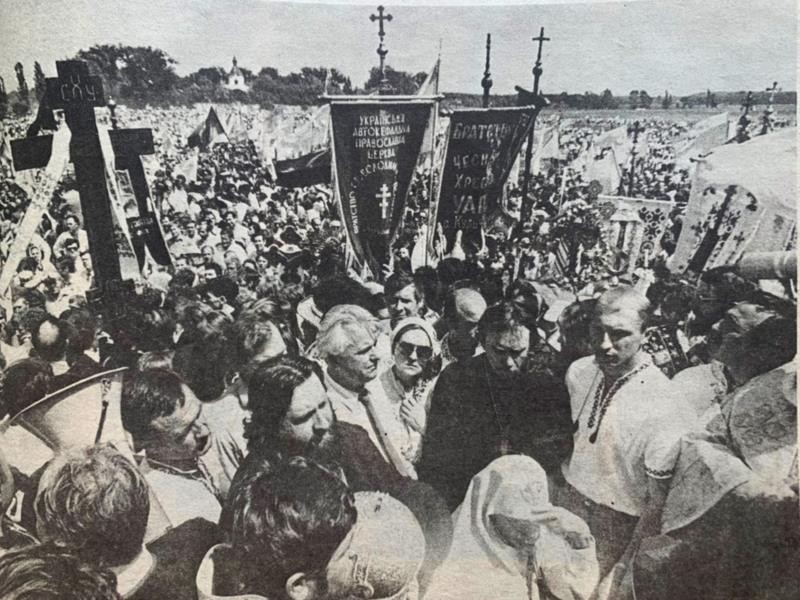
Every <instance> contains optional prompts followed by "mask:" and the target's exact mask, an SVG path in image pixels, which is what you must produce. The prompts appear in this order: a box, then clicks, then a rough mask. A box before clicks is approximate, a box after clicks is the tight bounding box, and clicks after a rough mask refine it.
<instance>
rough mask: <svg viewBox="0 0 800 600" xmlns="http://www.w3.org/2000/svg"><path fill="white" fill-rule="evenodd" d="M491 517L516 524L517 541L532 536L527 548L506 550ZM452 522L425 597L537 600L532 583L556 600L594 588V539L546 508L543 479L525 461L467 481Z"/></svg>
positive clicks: (515, 458)
mask: <svg viewBox="0 0 800 600" xmlns="http://www.w3.org/2000/svg"><path fill="white" fill-rule="evenodd" d="M493 515H502V516H504V517H507V518H508V519H510V520H512V522H514V523H515V524H517V525H519V528H520V532H519V533H520V536H521V537H525V533H524V532H523V531H538V537H537V538H536V539H535V542H534V541H532V542H531V549H530V550H528V551H525V550H519V549H517V548H514V547H512V546H511V545H509V543H508V542H506V541H505V540H504V539H503V538H502V537H501V535H500V533H499V532H498V530H497V528H496V527H495V525H494V524H493V522H492V519H491V517H492V516H493ZM453 524H454V531H453V544H452V546H451V548H450V553H449V554H448V557H447V560H446V561H445V562H444V564H443V565H442V566H441V567H440V568H439V570H437V572H436V574H435V575H434V579H433V583H432V584H431V587H430V589H429V591H428V593H427V594H426V599H429V600H448V599H451V598H452V599H453V600H455V599H456V598H470V600H494V599H496V598H503V599H507V600H523V599H534V600H538V599H539V589H538V585H537V580H539V581H540V582H542V583H543V584H544V585H545V586H546V587H547V589H548V590H549V591H550V593H551V594H553V595H554V596H556V597H557V598H561V599H562V600H573V599H579V598H588V597H589V595H590V594H591V592H592V591H593V589H594V588H595V586H596V585H597V581H598V578H599V574H598V567H597V558H596V555H595V548H594V538H592V537H591V534H590V532H589V528H588V526H587V525H586V524H585V523H584V522H583V521H582V520H581V519H580V518H578V517H576V516H575V515H573V514H572V513H570V512H569V511H567V510H565V509H562V508H558V507H554V506H553V505H552V504H550V501H549V499H548V490H547V476H546V474H545V472H544V469H542V467H541V466H539V464H538V463H537V462H536V461H535V460H533V459H532V458H530V457H527V456H522V455H509V456H503V457H501V458H498V459H497V460H495V461H494V462H492V463H491V464H490V465H489V466H488V467H486V468H485V469H484V470H483V471H481V472H480V473H478V474H477V475H476V476H475V477H473V478H472V482H471V483H470V485H469V488H468V489H467V494H466V496H465V498H464V502H463V503H462V504H461V506H460V507H459V508H458V509H456V512H455V513H453ZM537 525H538V527H537ZM529 575H530V577H529Z"/></svg>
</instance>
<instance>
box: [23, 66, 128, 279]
mask: <svg viewBox="0 0 800 600" xmlns="http://www.w3.org/2000/svg"><path fill="white" fill-rule="evenodd" d="M56 70H57V72H58V77H48V78H47V79H46V84H47V87H46V91H45V94H44V97H43V102H46V104H47V106H48V107H49V109H50V110H55V109H61V110H63V111H64V119H65V121H66V124H67V126H68V127H69V128H70V131H71V132H72V139H71V141H70V147H69V154H70V160H71V161H72V164H73V165H74V167H75V178H76V179H77V183H78V194H79V195H80V199H81V210H82V212H83V220H84V228H85V229H86V234H87V237H88V239H89V251H90V253H91V257H92V266H93V268H94V276H95V284H96V285H97V286H98V287H99V288H101V289H102V288H104V287H105V285H106V284H107V283H108V282H110V281H115V280H119V279H120V276H121V274H120V265H119V257H118V256H117V247H116V242H115V239H114V228H113V220H112V218H111V202H110V198H109V195H108V188H107V186H106V177H105V165H104V162H103V153H102V150H101V147H100V138H99V136H98V133H97V123H96V122H95V116H94V109H95V107H98V106H105V99H104V97H103V86H102V82H101V80H100V78H99V77H95V76H92V75H89V67H88V65H87V64H86V63H85V62H84V61H77V60H67V61H57V62H56ZM52 146H53V137H52V136H50V135H47V136H37V137H30V138H25V139H21V140H14V141H12V142H11V153H12V156H13V159H14V168H15V169H16V170H25V169H34V168H42V167H45V166H47V163H48V161H49V160H50V154H51V152H52Z"/></svg>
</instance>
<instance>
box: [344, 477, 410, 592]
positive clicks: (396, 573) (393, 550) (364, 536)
mask: <svg viewBox="0 0 800 600" xmlns="http://www.w3.org/2000/svg"><path fill="white" fill-rule="evenodd" d="M355 503H356V511H357V512H358V517H357V521H356V526H355V528H354V529H353V534H352V536H351V538H350V541H349V544H348V545H347V548H346V550H345V556H346V560H345V561H344V563H343V564H345V565H351V566H352V568H351V570H350V577H351V578H353V579H354V580H353V581H351V582H350V586H353V587H355V589H359V588H361V589H362V591H363V592H364V597H368V598H394V597H398V598H401V597H405V596H404V595H403V593H404V592H406V591H408V590H409V588H412V587H413V586H414V585H415V582H416V579H417V575H418V573H419V569H420V567H421V566H422V561H423V559H424V557H425V536H424V534H423V532H422V528H421V527H420V525H419V522H418V521H417V519H416V517H414V514H413V513H412V512H411V511H410V510H409V509H408V508H407V507H406V506H405V505H404V504H403V503H402V502H400V501H399V500H395V499H394V498H392V497H391V496H389V495H387V494H384V493H380V492H357V493H356V494H355ZM332 576H334V575H332ZM350 586H348V587H350ZM367 594H369V595H367Z"/></svg>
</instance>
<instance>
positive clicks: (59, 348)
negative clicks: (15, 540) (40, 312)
mask: <svg viewBox="0 0 800 600" xmlns="http://www.w3.org/2000/svg"><path fill="white" fill-rule="evenodd" d="M31 333H32V334H33V335H32V337H31V342H32V343H33V348H34V349H35V350H36V353H37V354H38V355H39V356H40V357H41V358H42V359H44V360H46V361H48V362H56V361H59V360H63V359H64V356H65V354H66V351H67V328H66V325H65V323H64V322H63V321H61V320H59V319H56V318H55V317H52V316H50V315H48V316H46V317H45V318H44V319H42V320H41V321H40V322H39V324H38V325H36V326H35V327H34V328H33V331H32V332H31Z"/></svg>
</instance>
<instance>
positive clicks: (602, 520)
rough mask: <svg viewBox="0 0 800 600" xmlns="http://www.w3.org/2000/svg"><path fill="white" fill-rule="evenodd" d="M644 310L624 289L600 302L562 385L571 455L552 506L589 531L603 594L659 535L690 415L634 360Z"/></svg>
mask: <svg viewBox="0 0 800 600" xmlns="http://www.w3.org/2000/svg"><path fill="white" fill-rule="evenodd" d="M649 308H650V306H649V302H648V301H647V299H646V298H645V297H644V296H642V295H641V294H639V293H638V292H636V291H635V290H633V289H632V288H630V287H619V288H614V289H611V290H609V291H607V292H606V293H605V294H603V295H602V296H601V297H600V298H599V300H598V303H597V308H596V312H595V316H594V318H593V321H592V324H591V327H590V337H591V343H592V348H593V350H594V356H588V357H585V358H581V359H579V360H577V361H575V362H574V363H573V364H572V365H571V366H570V368H569V370H568V371H567V376H566V381H567V388H568V390H569V394H570V402H571V407H572V418H573V421H574V427H575V434H574V449H573V452H572V455H571V457H570V458H569V460H567V461H565V463H564V465H563V467H562V472H563V475H564V479H565V480H566V483H567V485H566V486H564V487H563V488H561V490H560V494H559V497H558V498H557V500H556V503H561V504H562V506H564V507H565V508H568V509H569V508H570V507H572V508H574V509H575V510H576V511H578V512H576V514H578V515H579V516H581V517H582V518H584V519H585V520H586V521H587V523H588V524H589V528H590V529H591V530H592V532H593V533H594V535H595V537H596V538H597V548H598V551H597V554H598V561H599V563H600V571H601V576H605V575H606V574H608V577H607V578H606V580H605V581H603V582H602V583H601V588H604V587H605V588H610V589H612V590H614V589H617V586H618V585H619V584H620V583H621V582H622V579H623V576H624V575H625V572H626V569H627V566H628V565H629V564H630V560H631V558H632V556H633V553H634V551H635V549H636V547H637V545H638V543H639V541H641V540H642V539H643V538H644V537H645V536H648V535H652V534H654V533H657V532H658V530H659V527H660V521H661V512H662V509H663V505H664V500H665V497H666V493H667V490H668V486H669V478H670V477H671V476H672V471H673V468H674V464H675V460H676V455H677V451H678V442H679V440H680V436H681V435H682V433H683V431H685V429H686V428H687V427H688V419H689V417H690V415H691V413H690V409H689V408H688V407H687V406H685V405H684V403H683V402H682V401H681V400H680V399H679V398H677V397H676V395H675V393H674V391H673V386H672V384H671V383H670V381H669V380H668V379H667V378H666V376H665V375H664V374H663V373H662V372H661V371H660V370H659V369H658V368H657V367H655V366H654V365H653V364H652V362H651V361H650V359H649V358H648V356H647V354H646V353H644V352H643V351H642V350H641V345H642V341H643V339H644V329H645V326H646V321H647V316H648V311H649ZM612 567H613V569H612ZM609 570H611V572H610V573H609ZM625 581H626V582H627V581H630V579H629V578H626V579H625Z"/></svg>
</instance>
